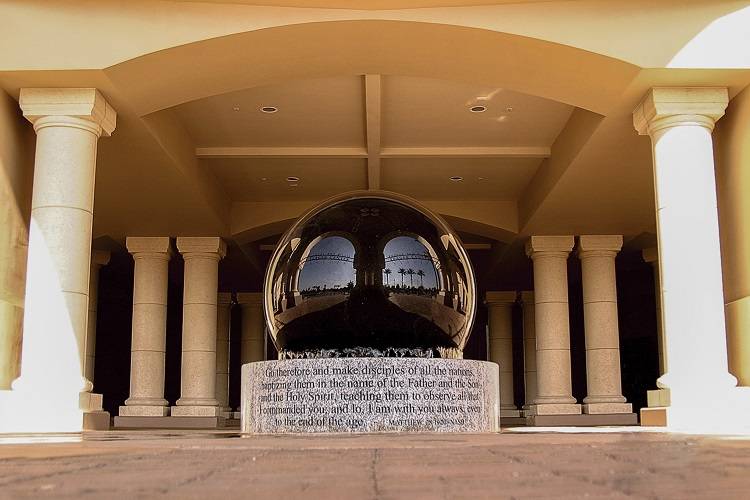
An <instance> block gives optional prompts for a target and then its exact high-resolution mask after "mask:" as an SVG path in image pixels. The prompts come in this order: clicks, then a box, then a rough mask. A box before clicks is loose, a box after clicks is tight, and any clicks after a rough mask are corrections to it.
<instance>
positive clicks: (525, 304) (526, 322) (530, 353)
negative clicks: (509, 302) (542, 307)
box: [521, 291, 537, 410]
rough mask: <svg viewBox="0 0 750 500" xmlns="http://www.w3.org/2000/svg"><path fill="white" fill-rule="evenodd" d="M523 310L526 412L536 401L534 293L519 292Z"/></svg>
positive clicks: (524, 407) (524, 406)
mask: <svg viewBox="0 0 750 500" xmlns="http://www.w3.org/2000/svg"><path fill="white" fill-rule="evenodd" d="M521 307H522V309H523V361H524V365H523V369H524V377H523V382H524V393H525V395H526V397H525V404H524V405H523V409H524V410H528V409H529V407H530V406H531V405H532V404H533V403H534V399H536V395H537V391H536V329H535V328H534V292H531V291H525V292H521Z"/></svg>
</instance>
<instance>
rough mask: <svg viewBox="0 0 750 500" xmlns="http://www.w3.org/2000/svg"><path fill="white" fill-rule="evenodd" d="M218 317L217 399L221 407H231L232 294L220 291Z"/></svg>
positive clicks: (224, 408) (223, 408)
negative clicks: (230, 335) (230, 333)
mask: <svg viewBox="0 0 750 500" xmlns="http://www.w3.org/2000/svg"><path fill="white" fill-rule="evenodd" d="M217 308H218V312H217V318H216V401H218V402H219V408H220V409H221V410H222V411H224V412H228V411H230V410H231V409H230V408H229V331H230V328H231V315H232V294H231V293H220V294H219V298H218V306H217Z"/></svg>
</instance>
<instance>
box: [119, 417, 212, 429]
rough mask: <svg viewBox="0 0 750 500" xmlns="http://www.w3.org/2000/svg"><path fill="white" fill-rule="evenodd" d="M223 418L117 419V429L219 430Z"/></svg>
mask: <svg viewBox="0 0 750 500" xmlns="http://www.w3.org/2000/svg"><path fill="white" fill-rule="evenodd" d="M224 425H225V420H224V418H223V417H148V416H143V417H139V416H134V417H123V416H118V417H115V429H219V428H223V427H224Z"/></svg>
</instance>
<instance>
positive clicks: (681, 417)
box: [641, 387, 750, 434]
mask: <svg viewBox="0 0 750 500" xmlns="http://www.w3.org/2000/svg"><path fill="white" fill-rule="evenodd" d="M655 392H656V391H655ZM711 396H713V397H711ZM671 399H673V400H675V399H676V398H675V397H671ZM641 425H642V426H648V427H667V428H669V430H673V431H680V432H688V433H699V434H750V387H735V388H732V389H731V390H729V391H721V392H719V391H717V394H713V395H707V396H705V397H696V398H695V400H687V401H683V402H679V401H673V402H672V405H671V406H655V407H649V408H641Z"/></svg>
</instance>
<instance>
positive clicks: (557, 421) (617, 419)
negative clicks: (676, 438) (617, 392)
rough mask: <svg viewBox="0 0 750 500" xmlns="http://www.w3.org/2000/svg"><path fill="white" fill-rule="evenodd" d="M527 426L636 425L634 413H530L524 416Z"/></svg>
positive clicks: (636, 417)
mask: <svg viewBox="0 0 750 500" xmlns="http://www.w3.org/2000/svg"><path fill="white" fill-rule="evenodd" d="M526 425H527V426H529V427H594V426H599V425H603V426H607V425H608V426H621V425H638V415H636V414H635V413H617V414H614V415H590V414H588V415H585V414H584V415H532V416H529V417H526Z"/></svg>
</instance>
